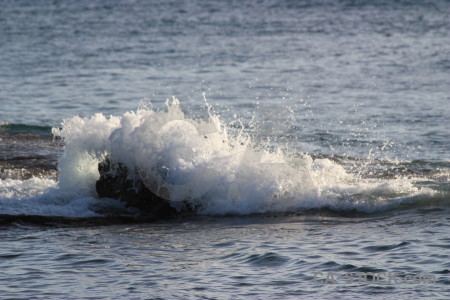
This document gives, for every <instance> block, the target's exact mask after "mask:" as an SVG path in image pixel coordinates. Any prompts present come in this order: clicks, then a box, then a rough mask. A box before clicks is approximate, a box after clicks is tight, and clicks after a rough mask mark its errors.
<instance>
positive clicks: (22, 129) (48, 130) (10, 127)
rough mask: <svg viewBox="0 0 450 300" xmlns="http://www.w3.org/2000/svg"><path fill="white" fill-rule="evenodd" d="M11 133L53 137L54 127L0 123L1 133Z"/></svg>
mask: <svg viewBox="0 0 450 300" xmlns="http://www.w3.org/2000/svg"><path fill="white" fill-rule="evenodd" d="M2 133H3V134H10V135H19V134H20V135H38V136H45V137H51V136H52V127H49V126H39V125H26V124H13V123H2V124H0V134H2Z"/></svg>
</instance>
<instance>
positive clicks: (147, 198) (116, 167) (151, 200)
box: [96, 158, 190, 219]
mask: <svg viewBox="0 0 450 300" xmlns="http://www.w3.org/2000/svg"><path fill="white" fill-rule="evenodd" d="M98 171H99V173H100V178H99V179H98V181H97V182H96V189H97V194H98V196H99V197H100V198H113V199H118V200H120V201H122V202H125V203H126V206H127V207H135V208H138V209H140V210H141V211H142V212H143V213H145V214H147V215H150V216H151V217H153V218H158V219H163V218H169V217H173V216H176V215H178V214H179V213H181V212H179V211H178V210H177V209H175V208H174V207H172V206H171V205H170V202H169V201H167V200H166V199H163V198H161V197H159V196H157V195H155V194H154V193H152V192H151V191H150V190H149V189H147V188H146V187H145V185H144V184H143V183H142V181H141V180H140V179H136V180H132V179H130V178H129V176H128V175H129V171H128V169H127V168H126V167H125V166H124V165H123V164H122V163H120V162H112V161H111V160H110V159H109V158H106V159H105V160H104V161H102V162H100V163H99V165H98ZM186 210H190V209H189V208H188V207H186V209H184V210H182V211H186Z"/></svg>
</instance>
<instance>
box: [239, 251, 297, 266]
mask: <svg viewBox="0 0 450 300" xmlns="http://www.w3.org/2000/svg"><path fill="white" fill-rule="evenodd" d="M288 261H289V258H288V257H285V256H281V255H279V254H277V253H274V252H267V253H264V254H252V255H250V256H248V257H247V258H246V259H245V262H246V263H249V264H251V265H253V266H256V267H279V266H282V265H284V264H285V263H287V262H288Z"/></svg>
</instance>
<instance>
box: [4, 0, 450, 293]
mask: <svg viewBox="0 0 450 300" xmlns="http://www.w3.org/2000/svg"><path fill="white" fill-rule="evenodd" d="M0 7H1V9H0V124H2V125H0V126H1V127H0V138H1V140H0V154H1V157H2V158H4V159H3V161H2V165H0V166H1V167H2V169H1V172H2V173H1V174H0V175H1V177H0V180H1V181H0V182H1V185H0V204H1V205H0V214H2V215H7V216H8V218H7V219H4V220H8V221H4V222H3V223H4V225H2V227H0V240H1V242H0V243H1V244H0V270H1V271H0V280H1V283H2V284H1V287H0V296H2V298H23V299H28V298H39V297H41V298H88V297H92V298H121V299H123V298H158V297H159V298H169V299H170V298H182V299H184V298H187V297H192V298H202V297H203V298H256V299H258V298H261V299H267V298H276V299H277V298H283V299H284V298H316V299H325V298H328V299H336V298H349V299H351V298H354V299H361V298H377V297H378V298H388V299H407V298H411V297H414V298H418V297H423V298H433V299H434V298H436V299H447V298H448V297H449V294H450V290H449V283H450V280H449V269H450V258H449V255H448V253H449V249H450V240H449V238H448V236H449V235H448V232H449V226H450V217H449V212H450V211H449V206H450V205H449V204H450V202H449V201H450V200H449V199H450V196H449V190H450V189H449V174H450V173H449V168H450V166H449V163H450V129H449V128H450V124H449V122H450V121H449V119H450V105H449V104H450V58H449V53H450V46H449V45H450V43H449V42H450V2H448V1H420V3H419V2H417V1H226V2H225V1H186V2H182V1H117V2H114V1H101V0H99V1H77V2H69V1H53V2H47V1H5V0H2V1H0ZM202 93H205V97H206V98H207V101H208V103H210V104H211V105H212V107H213V110H214V113H215V114H217V115H218V116H220V118H221V120H222V121H223V122H225V123H227V124H229V125H230V128H236V127H239V126H243V128H244V130H245V131H246V132H247V133H248V134H249V135H251V136H252V137H253V138H254V139H255V140H256V141H260V142H261V143H262V142H267V141H269V143H270V144H271V145H275V146H283V147H286V148H288V149H289V150H291V151H295V152H302V153H303V152H306V153H309V154H311V155H312V156H313V157H314V158H326V159H329V160H332V161H333V162H335V163H338V164H339V165H341V166H343V167H345V169H346V170H347V171H348V172H352V174H353V173H356V174H362V175H361V176H362V177H364V178H366V177H369V178H371V177H375V178H376V179H378V180H388V179H390V178H392V177H395V176H397V175H399V174H400V175H401V174H403V173H405V174H406V175H408V176H416V177H417V178H418V179H417V180H414V181H413V182H412V183H411V184H412V185H414V186H415V187H417V188H418V189H430V190H431V191H433V193H431V194H432V195H431V196H430V195H429V194H430V193H425V194H420V193H419V195H418V196H417V195H416V198H414V197H413V200H412V201H407V202H401V201H400V202H401V204H400V205H392V207H391V206H389V205H388V206H387V207H386V208H383V209H380V210H375V212H371V213H369V214H367V213H364V212H358V211H355V210H354V209H353V210H352V208H355V207H356V208H357V209H358V206H357V205H356V204H355V206H351V207H350V210H348V209H345V207H342V206H338V208H339V209H337V210H332V211H329V210H327V209H325V208H326V206H325V207H321V206H319V208H323V209H325V210H321V209H319V210H315V211H312V212H311V211H308V210H306V212H304V211H303V210H300V211H298V210H295V211H293V210H287V211H284V212H281V213H280V212H277V213H273V214H271V213H269V214H263V215H253V214H250V215H244V216H242V215H241V216H235V215H233V216H227V217H225V216H212V215H207V216H202V217H198V218H188V219H181V220H174V221H164V222H156V223H138V224H136V223H126V224H123V222H121V221H120V219H118V220H116V221H111V222H110V223H109V222H106V221H98V223H96V222H97V221H94V220H90V221H85V222H86V223H83V222H84V221H73V223H71V222H72V221H70V222H68V221H56V220H51V221H49V223H50V224H49V223H47V221H45V222H40V221H30V220H29V219H27V220H22V219H20V220H19V218H18V219H17V220H15V219H14V217H13V216H15V215H39V216H69V217H80V216H82V217H83V219H84V220H88V218H87V217H90V216H91V214H90V212H91V210H90V209H89V207H88V204H86V201H87V200H85V199H84V198H83V199H81V198H80V199H75V200H71V202H70V203H69V204H67V205H65V206H63V207H60V206H58V205H55V207H53V208H49V203H53V202H52V201H55V200H54V199H56V198H57V197H58V196H55V195H54V194H55V193H56V194H59V195H60V194H62V191H58V190H56V192H55V191H54V190H52V189H57V187H55V186H57V181H56V176H57V175H56V172H55V171H54V168H55V167H54V166H55V164H56V160H57V159H58V158H59V157H60V156H61V155H62V153H63V150H62V148H61V146H60V145H59V144H58V143H56V142H53V141H51V140H50V139H49V138H47V137H45V136H48V135H50V128H51V127H60V126H61V121H62V119H64V118H70V117H73V116H76V115H80V116H85V117H88V116H91V115H94V114H96V113H103V114H105V115H114V116H122V115H123V114H124V113H125V112H126V111H131V110H136V109H137V108H138V106H139V105H140V103H144V104H147V105H149V103H150V102H151V105H153V107H154V108H155V109H163V107H164V105H163V103H164V101H165V100H166V99H167V98H171V97H172V96H176V97H178V98H179V99H180V100H181V106H182V108H183V110H184V111H185V112H186V113H187V115H190V116H193V117H196V116H199V117H203V116H204V115H205V112H206V108H205V105H204V100H203V95H202ZM240 124H241V125H240ZM17 133H33V134H38V136H37V137H36V136H33V137H29V138H26V137H23V136H18V135H17ZM18 170H19V171H20V172H19V171H18ZM24 174H26V175H24ZM29 174H32V175H34V177H33V178H31V179H30V178H29V177H30V176H31V175H29ZM408 182H409V181H408ZM389 184H392V182H391V181H389V180H388V181H387V184H386V186H388V185H389ZM360 185H362V184H360ZM380 186H381V189H382V188H383V185H380ZM48 189H50V190H51V191H50V192H48ZM343 190H344V192H342V191H341V190H339V189H336V191H335V192H336V193H341V194H340V195H339V196H340V197H342V198H344V199H345V197H346V196H347V194H346V193H347V192H348V190H347V189H343ZM332 192H333V190H332V189H330V190H329V193H330V195H331V193H332ZM377 193H379V191H378V192H377ZM365 194H370V195H373V194H374V192H373V191H371V190H370V191H367V190H364V192H362V193H361V194H358V193H355V194H352V195H351V196H350V198H351V199H353V200H354V201H355V203H356V202H358V200H361V199H365V198H364V197H365V196H364V195H365ZM361 195H362V196H361ZM377 195H378V194H377ZM55 197H56V198H55ZM358 197H361V198H358ZM411 197H412V196H411ZM338 198H339V197H338ZM355 199H356V200H355ZM387 200H392V199H390V198H389V197H388V199H387ZM46 201H47V202H46ZM89 201H91V202H92V201H93V200H89ZM89 201H87V202H89ZM91 202H89V203H91ZM325 202H326V201H325ZM394 202H395V201H394ZM24 203H25V204H24ZM311 207H312V208H317V207H316V206H314V205H313V206H311ZM305 208H308V207H307V206H306V207H305ZM87 212H89V213H87ZM217 214H218V215H221V213H220V211H219V212H217ZM92 215H94V214H92ZM214 215H215V214H214ZM11 216H12V217H11ZM41 223H45V224H47V225H43V224H41ZM67 223H70V224H69V225H68V224H67ZM316 272H335V274H338V275H342V274H343V273H345V272H374V273H377V272H378V273H380V272H399V273H401V274H403V275H405V274H419V273H425V274H433V275H435V277H436V283H428V284H388V285H386V286H382V285H379V284H361V283H354V284H345V283H343V282H342V281H338V283H337V284H326V285H324V284H320V283H317V282H316V281H315V280H314V274H315V273H316Z"/></svg>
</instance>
